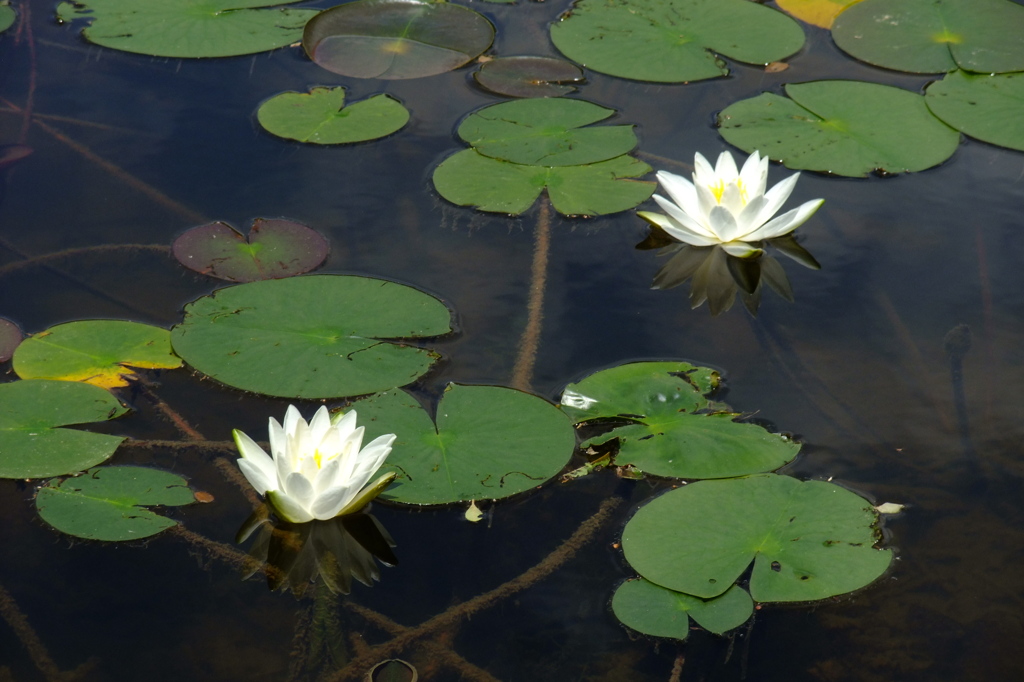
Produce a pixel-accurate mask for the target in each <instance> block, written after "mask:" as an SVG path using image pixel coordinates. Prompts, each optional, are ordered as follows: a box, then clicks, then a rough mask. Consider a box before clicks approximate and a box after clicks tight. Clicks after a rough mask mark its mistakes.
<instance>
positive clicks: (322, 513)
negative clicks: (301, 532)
mask: <svg viewBox="0 0 1024 682" xmlns="http://www.w3.org/2000/svg"><path fill="white" fill-rule="evenodd" d="M363 431H364V428H363V427H362V426H359V427H357V426H356V411H355V410H349V411H348V412H345V413H339V414H337V415H335V417H334V419H332V418H331V415H330V413H329V412H328V411H327V408H326V407H323V406H322V407H321V408H320V409H319V410H317V413H316V414H315V415H313V419H311V420H310V422H309V423H308V424H307V423H306V420H305V419H303V418H302V415H300V414H299V411H298V410H297V409H296V408H295V406H294V405H289V406H288V411H287V412H285V415H284V425H283V426H282V425H281V424H279V423H278V422H277V420H276V419H274V418H273V417H271V418H270V452H271V455H267V453H266V452H265V451H264V450H263V448H261V447H260V446H259V445H257V444H256V441H254V440H253V439H252V438H249V436H247V435H245V434H244V433H242V432H241V431H239V430H237V429H235V431H234V432H233V434H234V437H235V445H236V446H238V452H239V453H240V454H241V455H242V458H241V459H240V460H238V468H239V469H241V470H242V473H243V474H244V475H245V477H246V479H248V481H249V483H251V484H252V487H254V488H256V492H258V493H259V494H260V495H265V496H266V498H267V501H268V502H270V504H271V506H272V507H273V508H274V510H275V511H276V512H277V513H278V515H279V516H281V517H282V518H283V519H285V520H286V521H291V522H292V523H305V522H306V521H312V520H313V519H318V520H320V521H326V520H328V519H332V518H334V517H335V516H341V515H342V514H348V513H351V512H355V511H358V510H359V509H361V508H362V507H364V506H365V505H366V503H367V502H369V501H370V500H372V499H373V498H375V497H376V496H377V495H379V494H380V493H381V492H383V491H384V489H385V488H386V487H388V485H389V484H390V483H391V482H392V481H393V480H394V479H395V473H394V472H391V473H387V474H384V475H383V476H381V477H380V478H378V479H377V480H376V481H374V482H373V483H371V484H369V485H368V484H367V483H368V482H369V480H370V477H371V476H373V474H374V472H376V471H377V469H379V468H380V465H381V464H383V462H384V459H385V458H386V457H387V456H388V454H389V453H390V452H391V444H392V443H393V442H394V441H395V435H394V434H388V435H386V436H381V437H379V438H376V439H374V440H373V441H372V442H371V443H369V444H368V445H367V446H366V447H362V448H361V446H362V443H363Z"/></svg>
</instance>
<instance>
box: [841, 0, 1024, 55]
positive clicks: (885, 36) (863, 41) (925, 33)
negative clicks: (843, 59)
mask: <svg viewBox="0 0 1024 682" xmlns="http://www.w3.org/2000/svg"><path fill="white" fill-rule="evenodd" d="M832 38H833V39H834V40H835V41H836V45H838V46H839V47H840V49H842V50H843V51H844V52H846V53H848V54H849V55H851V56H852V57H855V58H856V59H859V60H861V61H864V62H867V63H868V64H874V65H875V66H882V67H885V68H887V69H896V70H897V71H909V72H911V73H941V72H943V71H953V70H954V69H957V68H960V69H964V70H965V71H977V72H981V73H1005V72H1008V71H1024V7H1021V6H1020V5H1019V4H1016V3H1013V2H1009V1H1008V0H863V2H859V3H857V4H855V5H853V6H852V7H850V8H849V9H847V10H846V11H845V12H843V13H842V14H840V15H839V16H838V17H836V20H835V23H834V24H833V25H832Z"/></svg>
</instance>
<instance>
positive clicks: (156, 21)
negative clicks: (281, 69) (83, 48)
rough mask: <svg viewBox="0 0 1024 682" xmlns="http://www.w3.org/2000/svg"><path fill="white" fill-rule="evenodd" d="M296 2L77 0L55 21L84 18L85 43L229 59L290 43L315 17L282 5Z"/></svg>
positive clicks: (161, 54)
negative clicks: (88, 23) (87, 24)
mask: <svg viewBox="0 0 1024 682" xmlns="http://www.w3.org/2000/svg"><path fill="white" fill-rule="evenodd" d="M298 1H299V0H159V2H139V1H138V0H76V1H73V2H62V3H61V4H59V5H57V18H58V19H59V20H60V21H68V22H70V21H75V20H76V19H86V20H88V21H89V22H90V25H89V26H88V27H87V28H86V29H85V30H83V31H82V35H84V36H85V38H86V39H87V40H89V42H92V43H96V44H97V45H102V46H104V47H109V48H112V49H115V50H124V51H125V52H135V53H138V54H148V55H153V56H155V57H232V56H235V55H242V54H253V53H254V52H265V51H267V50H273V49H276V48H279V47H285V46H286V45H291V44H292V43H294V42H298V41H299V40H300V39H301V38H302V27H303V26H305V25H306V22H307V21H309V20H310V19H312V18H313V17H314V16H316V15H317V10H313V9H281V8H280V7H272V6H274V5H289V4H292V3H294V2H298Z"/></svg>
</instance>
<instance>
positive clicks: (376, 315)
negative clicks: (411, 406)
mask: <svg viewBox="0 0 1024 682" xmlns="http://www.w3.org/2000/svg"><path fill="white" fill-rule="evenodd" d="M450 331H451V312H450V311H449V310H448V308H447V307H446V306H445V305H444V303H442V302H441V301H439V300H437V299H436V298H434V297H433V296H430V295H429V294H425V293H423V292H422V291H419V290H417V289H414V288H412V287H409V286H405V285H402V284H398V283H396V282H390V281H387V280H382V279H374V278H371V277H350V276H341V275H306V276H303V277H289V278H287V279H274V280H266V281H262V282H251V283H249V284H240V285H237V286H232V287H227V288H225V289H221V290H220V291H217V292H215V293H213V294H212V295H210V296H204V297H203V298H200V299H199V300H197V301H195V302H193V303H190V304H189V305H187V306H186V307H185V319H184V321H183V322H182V323H181V324H179V325H177V326H176V327H174V329H172V330H171V340H172V343H173V346H174V349H175V351H176V352H177V353H178V354H179V355H180V356H181V357H182V358H184V359H185V361H186V362H187V363H188V364H190V365H191V366H192V367H194V368H195V369H197V370H199V371H200V372H203V373H204V374H207V375H209V376H211V377H213V378H214V379H216V380H218V381H220V382H223V383H225V384H227V385H229V386H234V387H235V388H240V389H243V390H246V391H254V392H256V393H262V394H265V395H273V396H281V397H289V398H335V397H341V396H354V395H363V394H367V393H373V392H376V391H383V390H387V389H389V388H394V387H395V386H404V385H405V384H408V383H410V382H412V381H415V380H416V379H417V378H418V377H420V376H422V375H423V374H424V373H426V372H427V370H429V369H430V368H431V366H432V365H433V364H434V363H435V362H436V361H437V360H438V358H439V355H438V354H437V353H434V352H432V351H429V350H427V349H424V348H418V347H416V346H413V345H409V344H407V343H404V342H403V340H405V339H416V338H426V337H433V336H441V335H443V334H447V333H448V332H450Z"/></svg>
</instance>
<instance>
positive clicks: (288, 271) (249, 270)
mask: <svg viewBox="0 0 1024 682" xmlns="http://www.w3.org/2000/svg"><path fill="white" fill-rule="evenodd" d="M327 250H328V245H327V240H326V239H324V238H323V237H321V236H320V235H319V234H318V233H317V232H315V231H313V230H311V229H310V228H308V227H306V226H305V225H302V224H301V223H296V222H293V221H291V220H281V219H276V220H275V219H266V218H257V219H256V220H254V221H253V223H252V228H251V229H250V230H249V235H248V236H243V235H242V234H241V233H240V232H238V230H236V229H235V228H233V227H231V225H228V224H227V223H224V222H216V223H208V224H206V225H200V226H199V227H193V228H192V229H190V230H188V231H187V232H185V233H184V234H182V235H181V236H180V237H178V238H177V239H175V240H174V247H173V251H174V257H175V258H177V259H178V261H179V262H181V264H182V265H184V266H185V267H187V268H189V269H192V270H195V271H196V272H201V273H203V274H204V275H210V276H211V277H218V278H220V279H226V280H228V281H230V282H255V281H258V280H263V279H279V278H281V277H291V276H293V275H300V274H302V273H304V272H308V271H310V270H312V269H313V268H315V267H316V266H318V265H320V264H321V263H322V262H323V261H324V259H325V258H327Z"/></svg>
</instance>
